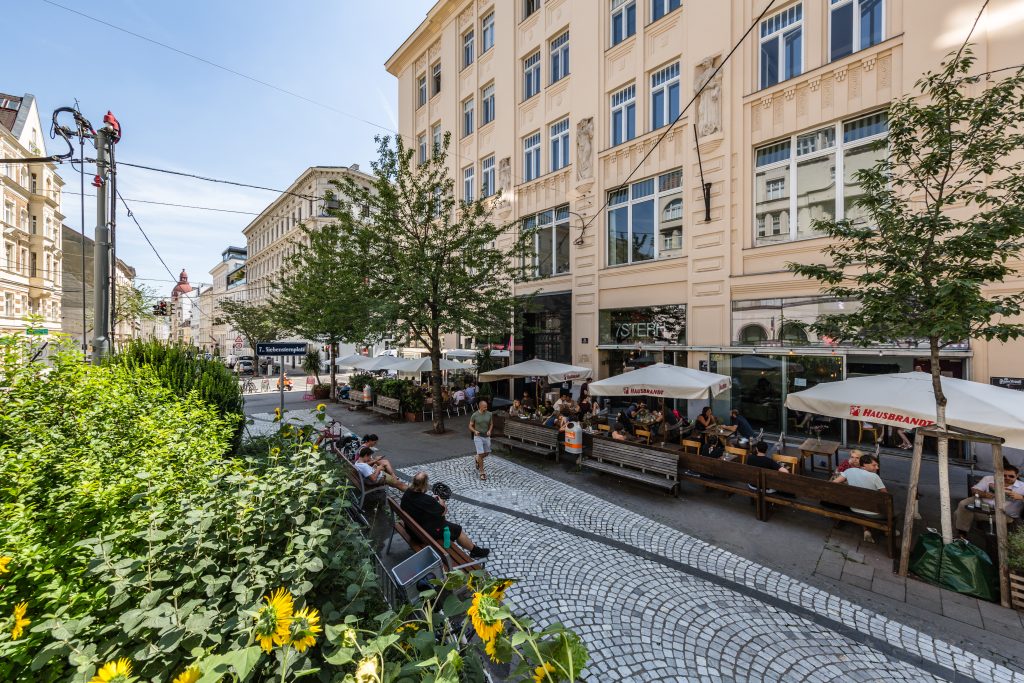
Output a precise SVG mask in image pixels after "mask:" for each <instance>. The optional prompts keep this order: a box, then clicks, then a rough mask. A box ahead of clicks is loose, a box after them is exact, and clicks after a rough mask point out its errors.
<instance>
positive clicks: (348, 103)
mask: <svg viewBox="0 0 1024 683" xmlns="http://www.w3.org/2000/svg"><path fill="white" fill-rule="evenodd" d="M433 4H434V0H389V1H384V2H380V1H378V2H364V1H362V0H303V1H302V2H294V3H282V2H272V1H270V0H220V1H216V2H211V1H210V0H173V1H164V2H153V1H152V0H135V1H133V0H108V2H103V3H97V2H84V1H82V0H52V1H45V0H9V1H0V5H3V6H4V23H5V26H6V27H7V29H8V30H6V31H5V33H4V43H5V44H4V48H5V49H4V54H5V55H6V56H5V58H4V61H3V66H2V67H0V92H7V93H11V94H15V95H22V94H24V93H31V94H32V95H34V96H35V97H36V100H37V102H38V106H39V110H40V116H41V118H42V123H43V129H44V130H49V122H50V116H51V114H52V112H53V110H54V109H55V108H57V107H61V106H73V105H74V104H75V100H76V99H77V101H78V103H79V105H80V107H81V111H82V114H83V115H84V116H85V117H86V118H88V119H89V120H90V121H91V122H92V124H93V125H94V126H98V125H100V124H101V123H102V120H103V115H104V114H105V113H106V112H107V111H108V110H110V111H112V112H113V113H114V114H115V116H117V118H118V120H119V121H120V122H121V126H122V139H121V142H120V143H118V145H117V150H116V153H117V160H118V161H123V162H131V163H135V164H142V165H146V166H155V167H159V168H164V169H171V170H178V171H185V172H189V173H194V174H198V175H203V176H209V177H215V178H223V179H227V180H233V181H238V182H242V183H250V184H254V185H262V186H266V187H271V188H277V189H280V190H283V189H286V188H287V187H288V186H289V185H290V184H291V183H292V181H294V180H295V178H297V177H298V176H299V174H300V173H302V171H304V170H305V169H306V168H308V167H309V166H316V165H344V166H349V165H351V164H353V163H358V164H359V165H360V166H361V167H362V168H363V169H364V170H366V169H368V167H369V163H370V161H371V160H372V159H373V158H375V156H376V146H375V143H374V139H373V138H374V136H375V135H378V134H385V135H386V134H389V133H390V132H393V131H394V130H395V129H397V126H398V123H397V114H396V106H397V81H396V80H395V78H394V77H393V76H391V75H390V74H389V73H387V71H386V70H385V69H384V62H385V61H386V60H387V59H388V58H389V57H390V56H391V55H392V54H393V52H394V51H395V50H396V49H397V48H398V47H399V45H401V43H402V41H403V40H405V38H407V37H408V36H409V34H410V33H412V31H413V30H415V28H416V26H418V25H419V23H420V22H421V21H422V20H423V18H424V17H425V16H426V12H427V11H428V10H429V9H430V7H431V6H432V5H433ZM58 5H62V6H63V7H66V8H70V9H72V10H75V11H77V12H81V13H83V14H87V15H89V16H91V17H94V18H96V19H100V20H102V21H105V22H108V23H110V24H114V25H116V26H118V27H120V28H122V29H125V30H127V31H131V32H134V33H137V34H140V35H142V36H145V37H146V38H149V39H152V40H154V41H159V42H161V43H164V44H166V45H169V46H171V47H173V48H176V49H178V50H181V51H183V52H189V53H191V54H193V55H196V56H198V57H201V58H202V59H205V60H208V61H210V62H214V63H216V64H218V65H221V66H223V67H226V68H228V69H232V70H234V71H238V72H241V73H243V74H246V75H247V76H251V77H252V78H255V79H258V80H261V81H264V82H266V83H269V84H272V85H274V86H278V87H279V88H283V89H285V90H289V91H291V92H294V93H297V94H299V95H302V96H303V97H307V98H309V99H312V100H316V101H317V102H321V103H323V104H326V105H329V106H330V107H332V108H334V109H336V110H340V111H341V112H345V113H347V114H351V115H352V116H346V115H345V114H343V113H339V112H338V111H332V110H331V109H328V108H325V107H321V106H318V105H316V104H312V103H310V102H307V101H304V100H302V99H299V98H297V97H294V96H291V95H288V94H285V93H282V92H280V91H278V90H275V89H273V88H271V87H268V86H266V85H261V84H258V83H254V82H252V81H250V80H247V79H245V78H242V77H239V76H237V75H234V74H231V73H228V72H226V71H224V70H221V69H218V68H216V67H213V66H210V65H209V64H205V63H202V62H200V61H197V60H195V59H192V58H190V57H187V56H184V55H182V54H178V53H176V52H174V51H172V50H170V49H167V48H165V47H160V46H158V45H154V44H153V43H150V42H147V41H145V40H142V39H140V38H138V37H135V36H132V35H129V34H127V33H124V32H122V31H119V30H116V29H114V28H111V27H109V26H105V25H103V24H100V23H97V22H96V21H92V20H90V19H88V18H86V17H83V16H81V15H80V14H75V13H74V12H71V11H68V9H63V8H62V7H60V6H58ZM13 27H18V28H17V29H16V30H12V29H13ZM359 119H365V120H366V121H370V122H373V123H374V124H376V125H370V124H368V123H366V122H364V121H360V120H359ZM47 151H48V152H50V153H54V152H62V151H64V147H63V143H61V142H60V141H59V140H58V141H50V140H48V141H47ZM86 156H87V157H91V156H95V150H94V149H93V150H92V151H90V149H89V147H88V146H87V147H86ZM86 168H87V172H89V173H91V169H90V167H88V166H87V167H86ZM58 172H59V173H60V175H61V176H62V177H63V178H64V180H65V181H66V183H67V184H66V185H65V188H64V189H65V195H64V200H63V208H64V213H65V215H66V218H65V221H64V222H65V224H66V225H68V226H69V227H71V228H73V229H75V230H80V229H81V224H82V221H81V208H80V199H79V196H78V195H77V194H71V193H72V192H75V193H77V192H79V178H78V173H77V171H76V170H74V169H72V168H71V166H70V164H64V165H62V166H60V167H59V169H58ZM118 191H119V192H120V194H121V195H122V196H123V197H124V198H125V199H126V201H127V202H128V204H129V206H130V207H131V209H132V212H133V213H134V214H135V217H136V218H137V220H138V221H139V223H140V225H141V226H142V229H143V230H145V231H146V233H147V234H148V235H149V238H150V239H151V240H152V242H153V244H154V245H155V247H156V250H157V251H158V252H159V253H160V255H161V256H162V257H163V260H164V261H166V263H167V266H168V267H169V269H170V270H171V271H172V273H173V276H174V278H175V280H176V278H177V276H178V273H179V272H180V271H181V270H182V269H183V268H184V269H185V270H187V271H188V274H189V280H190V281H191V282H192V283H193V284H196V283H209V282H210V275H209V271H210V269H211V268H213V267H214V266H215V265H216V264H217V263H218V262H219V260H220V255H221V252H222V251H223V250H224V249H225V248H226V247H228V246H229V245H234V246H245V239H244V236H243V235H242V232H241V231H242V229H243V228H245V226H246V225H248V223H249V222H250V221H251V220H252V219H253V218H254V216H253V215H247V214H245V213H224V212H213V211H201V210H194V209H182V208H175V207H167V206H157V205H153V204H144V203H140V202H139V201H133V200H150V201H159V202H169V203H175V204H191V205H198V206H205V207H212V208H218V209H229V210H234V211H242V212H251V213H253V214H256V213H259V212H260V211H262V210H263V209H264V208H266V206H267V205H268V204H270V202H272V201H273V200H274V199H275V198H276V197H277V196H278V195H277V194H276V193H273V192H266V191H261V190H251V189H245V188H240V187H233V186H230V185H223V184H215V183H209V182H203V181H198V180H193V179H187V178H179V177H176V176H171V175H167V174H163V173H155V172H152V171H145V170H142V169H135V168H130V167H128V166H123V165H119V167H118ZM92 192H94V190H93V188H91V187H90V185H89V177H88V176H87V177H86V194H87V195H89V194H91V193H92ZM95 211H96V210H95V202H94V200H93V199H92V198H91V197H87V198H86V201H85V225H86V234H87V235H89V236H92V232H93V229H94V226H95V215H96V214H95ZM117 219H118V220H117V225H118V230H117V235H118V237H117V251H118V257H119V258H121V259H123V260H124V261H125V262H127V263H128V264H129V265H131V266H134V267H135V268H136V270H137V271H138V277H139V280H138V281H139V283H140V284H144V285H148V286H150V287H152V288H154V289H156V290H157V291H158V292H159V293H162V294H169V293H170V290H171V288H172V287H173V282H172V281H171V275H169V274H168V272H167V270H166V269H165V268H164V267H163V265H161V263H160V261H159V260H158V259H157V257H156V255H155V254H154V252H153V250H152V249H151V248H150V247H149V245H148V244H146V242H145V240H144V239H143V237H142V235H141V234H140V232H139V230H138V228H136V227H135V225H134V224H133V223H132V222H131V220H130V219H129V218H128V217H127V216H126V215H125V212H124V208H123V206H119V207H118V217H117Z"/></svg>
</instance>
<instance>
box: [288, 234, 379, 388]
mask: <svg viewBox="0 0 1024 683" xmlns="http://www.w3.org/2000/svg"><path fill="white" fill-rule="evenodd" d="M302 232H303V234H304V237H305V239H304V240H300V241H298V242H296V243H295V246H296V247H297V248H296V249H295V251H294V252H293V253H292V254H291V256H289V257H288V258H287V259H286V261H285V267H284V269H283V270H282V274H281V275H280V277H279V278H278V280H277V293H276V294H275V295H273V296H272V298H271V309H272V310H273V311H274V316H275V318H276V320H277V322H278V323H279V324H280V325H281V327H282V328H284V329H285V330H288V331H290V332H294V333H295V334H297V335H298V336H300V337H304V338H306V339H317V340H320V341H323V342H324V343H326V344H329V345H330V355H329V360H330V365H331V396H334V395H335V386H336V384H337V380H336V375H335V365H334V359H335V357H336V355H337V345H338V344H339V343H343V342H348V343H363V342H366V343H370V342H371V341H372V340H373V337H374V335H373V332H372V330H370V329H368V328H367V325H366V320H367V317H368V316H369V308H370V306H371V303H370V301H369V300H367V299H365V298H363V297H361V296H360V291H359V287H358V285H359V283H358V282H357V281H354V278H356V277H357V276H358V273H357V271H354V270H351V269H347V268H342V267H339V263H338V256H337V255H338V252H339V251H340V250H341V249H342V246H343V242H344V239H345V238H344V236H343V234H342V229H341V226H340V225H339V224H337V223H334V224H331V225H327V226H324V227H323V228H321V229H319V230H313V229H310V228H308V227H303V228H302ZM318 381H319V380H318Z"/></svg>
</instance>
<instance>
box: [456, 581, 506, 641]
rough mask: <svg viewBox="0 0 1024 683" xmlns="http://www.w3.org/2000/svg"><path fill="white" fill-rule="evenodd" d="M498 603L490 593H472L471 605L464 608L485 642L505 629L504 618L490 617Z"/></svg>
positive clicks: (477, 632)
mask: <svg viewBox="0 0 1024 683" xmlns="http://www.w3.org/2000/svg"><path fill="white" fill-rule="evenodd" d="M498 605H499V602H498V599H497V598H495V597H494V596H493V595H491V594H490V593H474V594H473V605H472V606H471V607H470V608H469V609H468V610H466V614H468V615H469V617H470V618H471V619H472V620H473V629H474V630H475V631H476V634H477V635H478V636H479V637H480V640H482V641H484V642H485V643H486V642H489V641H491V640H494V639H495V638H496V637H497V635H498V634H499V633H501V632H502V631H504V630H505V622H504V620H502V619H493V618H490V616H491V614H492V613H493V612H494V610H495V609H497V608H498Z"/></svg>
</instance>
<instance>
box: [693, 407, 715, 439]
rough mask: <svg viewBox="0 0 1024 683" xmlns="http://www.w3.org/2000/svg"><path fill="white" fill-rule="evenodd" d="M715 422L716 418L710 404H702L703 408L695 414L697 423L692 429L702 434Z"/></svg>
mask: <svg viewBox="0 0 1024 683" xmlns="http://www.w3.org/2000/svg"><path fill="white" fill-rule="evenodd" d="M717 424H718V418H717V417H715V414H714V413H713V412H711V406H704V408H703V410H701V411H700V415H698V416H697V425H696V427H695V429H694V431H695V432H696V433H698V434H703V433H704V432H706V431H707V430H709V429H711V428H712V427H714V426H716V425H717Z"/></svg>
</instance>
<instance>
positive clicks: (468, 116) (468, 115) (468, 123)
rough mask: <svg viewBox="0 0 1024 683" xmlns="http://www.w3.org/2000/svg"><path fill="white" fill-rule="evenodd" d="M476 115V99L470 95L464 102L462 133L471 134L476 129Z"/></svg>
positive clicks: (464, 134)
mask: <svg viewBox="0 0 1024 683" xmlns="http://www.w3.org/2000/svg"><path fill="white" fill-rule="evenodd" d="M475 115H476V100H475V99H474V98H472V97H470V98H469V99H468V100H466V101H465V102H463V103H462V135H463V137H465V136H467V135H469V134H471V133H472V132H473V130H474V128H473V126H474V120H473V119H474V116H475Z"/></svg>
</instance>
